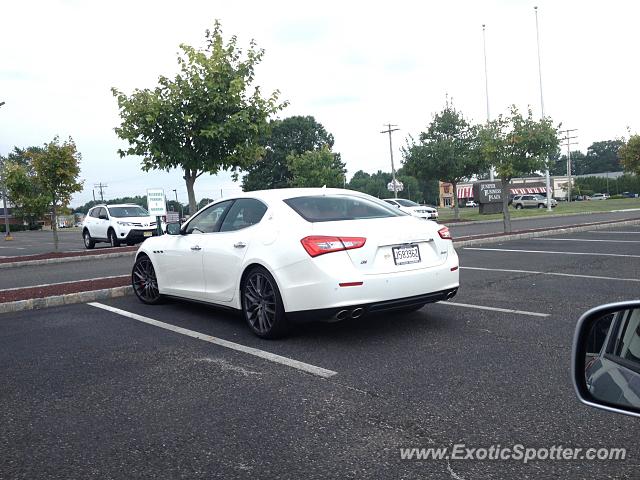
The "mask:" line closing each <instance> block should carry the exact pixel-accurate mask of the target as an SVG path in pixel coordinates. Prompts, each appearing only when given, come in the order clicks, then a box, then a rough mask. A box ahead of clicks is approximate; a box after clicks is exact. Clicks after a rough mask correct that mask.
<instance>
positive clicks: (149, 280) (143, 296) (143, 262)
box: [131, 256, 160, 303]
mask: <svg viewBox="0 0 640 480" xmlns="http://www.w3.org/2000/svg"><path fill="white" fill-rule="evenodd" d="M131 277H132V278H131V280H132V284H133V289H134V291H135V292H136V295H137V296H138V298H139V299H140V300H142V301H143V302H145V303H156V302H158V300H160V290H159V289H158V280H157V278H156V271H155V270H154V268H153V264H152V263H151V260H149V257H144V256H143V257H141V258H139V259H138V260H137V261H136V263H135V265H134V266H133V272H132V274H131Z"/></svg>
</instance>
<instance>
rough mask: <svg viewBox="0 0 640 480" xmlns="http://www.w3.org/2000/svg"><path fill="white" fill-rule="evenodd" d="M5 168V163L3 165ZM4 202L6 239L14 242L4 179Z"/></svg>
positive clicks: (0, 103) (1, 103) (0, 104)
mask: <svg viewBox="0 0 640 480" xmlns="http://www.w3.org/2000/svg"><path fill="white" fill-rule="evenodd" d="M4 104H5V102H0V107H1V106H3V105H4ZM2 166H3V167H4V163H3V164H2ZM2 202H3V206H4V239H5V240H7V241H9V240H13V237H12V236H11V227H10V226H9V212H8V211H7V187H6V185H5V184H4V179H2Z"/></svg>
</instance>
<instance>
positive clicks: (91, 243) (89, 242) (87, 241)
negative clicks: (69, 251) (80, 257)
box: [82, 230, 96, 250]
mask: <svg viewBox="0 0 640 480" xmlns="http://www.w3.org/2000/svg"><path fill="white" fill-rule="evenodd" d="M82 240H84V248H86V249H87V250H91V249H92V248H93V247H95V246H96V241H95V240H94V239H93V238H91V234H90V233H89V230H85V231H84V232H82Z"/></svg>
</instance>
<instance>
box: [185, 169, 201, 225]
mask: <svg viewBox="0 0 640 480" xmlns="http://www.w3.org/2000/svg"><path fill="white" fill-rule="evenodd" d="M196 178H197V175H196V172H195V171H193V170H190V169H188V168H187V169H185V171H184V181H185V183H186V184H187V195H188V196H189V215H193V214H194V213H196V211H197V210H198V208H197V207H198V206H197V205H196V194H195V192H194V191H193V186H194V184H195V183H196Z"/></svg>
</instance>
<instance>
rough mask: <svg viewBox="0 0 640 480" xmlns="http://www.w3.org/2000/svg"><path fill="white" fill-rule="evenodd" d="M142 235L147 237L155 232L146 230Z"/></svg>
mask: <svg viewBox="0 0 640 480" xmlns="http://www.w3.org/2000/svg"><path fill="white" fill-rule="evenodd" d="M142 235H144V236H145V237H153V232H144V233H143V234H142Z"/></svg>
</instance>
